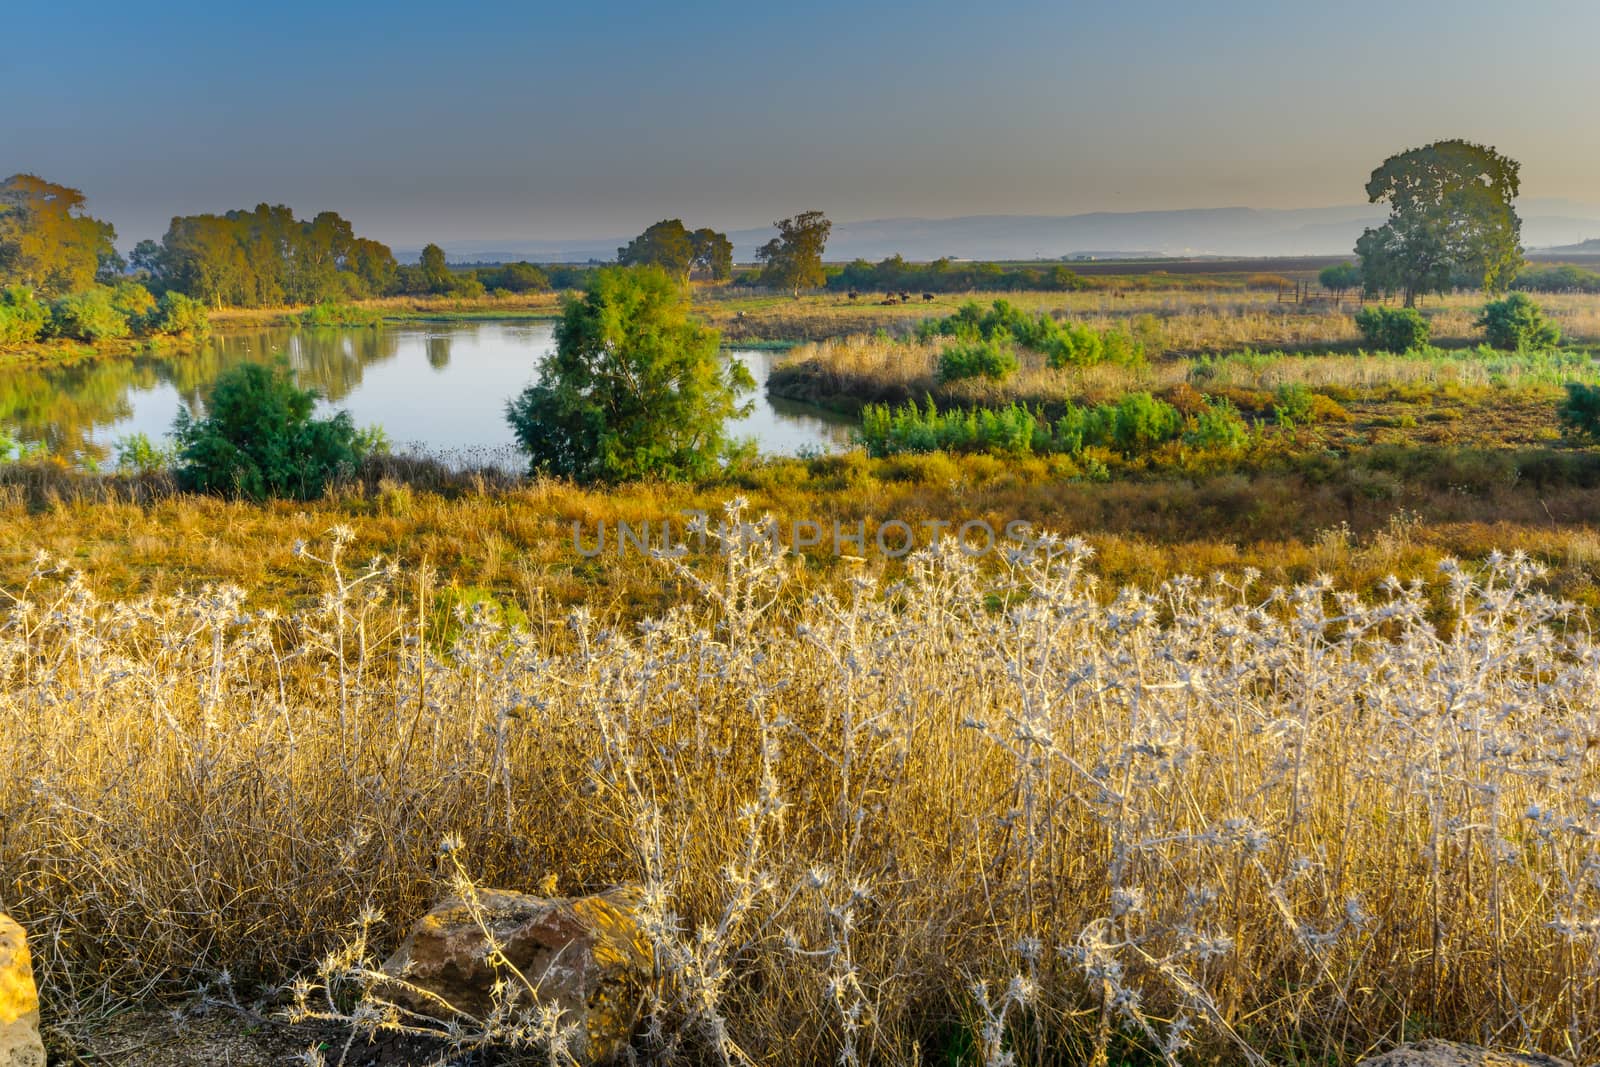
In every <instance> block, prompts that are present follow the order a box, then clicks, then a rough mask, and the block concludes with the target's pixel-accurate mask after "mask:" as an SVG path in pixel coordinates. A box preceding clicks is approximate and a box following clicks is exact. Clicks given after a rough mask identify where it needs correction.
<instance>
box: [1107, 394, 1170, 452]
mask: <svg viewBox="0 0 1600 1067" xmlns="http://www.w3.org/2000/svg"><path fill="white" fill-rule="evenodd" d="M1182 430H1183V415H1182V414H1181V413H1180V412H1179V411H1178V409H1177V408H1175V407H1173V406H1172V405H1171V404H1169V403H1167V402H1166V401H1165V400H1157V399H1156V398H1155V397H1153V396H1151V395H1150V394H1149V393H1126V394H1124V395H1123V397H1122V398H1121V399H1120V400H1118V401H1117V402H1116V403H1115V404H1100V405H1097V406H1096V407H1094V408H1093V409H1091V410H1090V411H1089V413H1088V419H1087V421H1086V424H1085V428H1084V443H1085V444H1090V445H1104V446H1106V447H1107V448H1116V449H1118V450H1120V451H1122V452H1127V453H1133V452H1142V451H1144V450H1146V449H1148V448H1151V447H1152V446H1154V445H1158V444H1160V443H1162V442H1163V441H1170V440H1172V439H1173V438H1175V437H1177V436H1178V434H1179V433H1181V432H1182Z"/></svg>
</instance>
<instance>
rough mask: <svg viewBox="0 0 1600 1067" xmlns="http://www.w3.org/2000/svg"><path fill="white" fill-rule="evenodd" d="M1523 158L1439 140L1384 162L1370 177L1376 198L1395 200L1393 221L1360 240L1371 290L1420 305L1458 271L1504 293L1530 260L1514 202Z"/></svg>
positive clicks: (1370, 188) (1359, 249)
mask: <svg viewBox="0 0 1600 1067" xmlns="http://www.w3.org/2000/svg"><path fill="white" fill-rule="evenodd" d="M1520 171H1521V164H1519V163H1518V162H1517V161H1516V160H1514V159H1510V158H1508V157H1506V156H1503V155H1501V154H1500V153H1498V152H1496V151H1495V150H1494V149H1493V148H1487V147H1484V146H1483V145H1476V144H1471V143H1469V142H1467V141H1439V142H1437V143H1435V144H1431V145H1426V146H1424V147H1422V148H1413V149H1411V150H1410V151H1407V152H1402V153H1400V154H1399V155H1396V156H1391V157H1389V158H1388V159H1386V160H1384V162H1383V165H1382V166H1380V167H1379V168H1378V169H1377V170H1375V171H1373V172H1372V179H1371V180H1370V181H1368V182H1367V199H1368V200H1369V201H1370V202H1371V203H1374V204H1376V203H1379V202H1380V201H1386V202H1387V203H1388V204H1389V221H1388V222H1386V223H1384V224H1383V225H1382V226H1380V227H1377V228H1375V229H1368V230H1367V231H1366V232H1364V233H1363V234H1362V235H1361V239H1360V240H1359V241H1357V242H1356V254H1357V255H1359V256H1360V257H1361V273H1362V277H1363V278H1364V279H1365V284H1366V286H1367V288H1368V290H1369V291H1385V292H1397V293H1401V294H1403V295H1404V297H1405V306H1406V307H1408V308H1409V307H1415V306H1416V303H1417V297H1418V296H1420V295H1422V294H1423V293H1429V292H1443V291H1444V289H1445V288H1446V287H1447V286H1448V285H1449V282H1450V276H1451V272H1452V270H1458V271H1464V272H1467V273H1468V274H1470V276H1471V277H1473V278H1474V279H1481V285H1482V286H1483V288H1484V289H1486V290H1487V291H1489V292H1502V291H1504V289H1505V288H1506V286H1507V285H1509V284H1510V283H1511V279H1512V278H1513V277H1514V276H1515V274H1516V269H1517V266H1518V264H1519V263H1521V261H1522V247H1521V236H1522V221H1521V220H1520V219H1519V218H1518V217H1517V213H1516V210H1515V209H1514V208H1513V207H1512V206H1511V203H1512V201H1513V200H1514V199H1515V198H1516V196H1517V193H1518V191H1519V190H1520V189H1521V182H1520V179H1519V173H1520Z"/></svg>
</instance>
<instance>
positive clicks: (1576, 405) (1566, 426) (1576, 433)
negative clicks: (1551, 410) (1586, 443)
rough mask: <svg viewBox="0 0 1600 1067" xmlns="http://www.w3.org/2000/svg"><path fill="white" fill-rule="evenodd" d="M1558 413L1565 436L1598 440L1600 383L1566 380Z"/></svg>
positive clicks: (1599, 434) (1599, 435)
mask: <svg viewBox="0 0 1600 1067" xmlns="http://www.w3.org/2000/svg"><path fill="white" fill-rule="evenodd" d="M1560 414H1561V430H1562V432H1563V433H1565V434H1566V435H1567V436H1569V437H1576V438H1580V439H1587V440H1590V441H1600V385H1584V384H1583V383H1582V382H1568V383H1567V399H1566V402H1565V403H1563V404H1562V405H1561V409H1560Z"/></svg>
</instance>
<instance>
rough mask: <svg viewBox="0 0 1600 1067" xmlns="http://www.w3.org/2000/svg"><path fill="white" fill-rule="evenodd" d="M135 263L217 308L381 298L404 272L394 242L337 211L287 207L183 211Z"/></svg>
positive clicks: (162, 284) (164, 284)
mask: <svg viewBox="0 0 1600 1067" xmlns="http://www.w3.org/2000/svg"><path fill="white" fill-rule="evenodd" d="M132 264H133V267H134V268H135V269H136V270H138V271H142V272H143V273H144V275H145V277H147V278H148V279H149V281H150V283H151V285H152V286H153V287H154V288H156V289H159V290H173V291H177V292H181V293H185V294H187V295H189V296H192V297H195V298H197V299H200V300H203V301H205V302H206V303H207V304H209V305H210V306H212V307H226V306H233V307H262V306H275V305H281V304H316V303H322V302H324V301H337V300H350V299H357V298H360V297H366V296H376V295H380V294H382V293H386V292H389V291H390V290H391V289H392V288H393V287H394V285H395V284H396V280H397V278H398V277H399V269H400V268H399V264H398V263H396V262H395V258H394V253H393V252H391V251H390V250H389V248H388V246H387V245H384V244H380V243H379V242H377V241H372V240H369V239H367V238H364V237H357V236H356V235H355V231H354V229H353V228H352V227H351V225H350V223H349V222H348V221H347V220H346V219H344V218H342V217H341V216H340V215H339V214H338V213H337V212H333V211H324V212H322V213H321V214H319V215H317V216H316V217H315V218H313V219H311V220H309V221H307V220H304V219H296V218H295V217H294V212H293V211H291V210H290V209H289V208H287V207H284V206H283V205H281V204H279V205H275V206H274V205H268V204H259V205H257V206H256V208H255V210H253V211H230V212H228V213H227V214H224V215H183V216H179V217H178V218H175V219H173V220H172V224H171V225H170V226H169V227H168V228H167V232H166V235H165V236H164V237H163V238H162V239H161V241H160V242H159V243H158V242H156V241H140V242H139V244H138V245H137V246H136V247H135V248H134V251H133V257H132Z"/></svg>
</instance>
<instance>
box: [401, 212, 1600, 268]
mask: <svg viewBox="0 0 1600 1067" xmlns="http://www.w3.org/2000/svg"><path fill="white" fill-rule="evenodd" d="M1518 209H1519V210H1520V212H1521V214H1522V240H1523V244H1524V245H1525V246H1527V247H1528V248H1541V249H1542V248H1547V247H1549V246H1551V245H1565V244H1570V243H1573V242H1584V243H1585V244H1588V243H1592V242H1588V241H1586V240H1585V239H1586V238H1589V237H1591V236H1592V235H1593V234H1595V233H1596V232H1600V205H1589V204H1578V203H1573V202H1570V201H1561V200H1538V199H1532V200H1528V199H1525V200H1523V201H1522V202H1520V203H1519V204H1518ZM1386 217H1387V209H1386V208H1385V207H1384V206H1383V205H1381V204H1357V205H1348V206H1344V207H1325V208H1298V209H1289V210H1266V209H1261V208H1244V207H1228V208H1199V209H1192V210H1181V211H1130V212H1112V211H1097V212H1091V213H1088V214H1081V215H966V216H961V217H958V218H948V219H924V218H890V219H866V220H862V221H858V222H841V221H838V220H835V222H834V225H833V236H832V237H831V238H830V239H829V241H828V251H827V258H828V259H829V260H830V261H833V262H840V261H846V260H851V259H857V258H860V259H867V260H873V261H876V260H880V259H883V258H884V257H885V256H892V255H896V254H898V255H902V256H904V257H905V258H906V259H908V260H924V261H925V260H931V259H938V258H939V257H941V256H949V257H950V258H952V259H976V260H1029V259H1061V258H1063V257H1071V256H1074V255H1094V256H1096V257H1097V258H1104V253H1103V252H1102V251H1099V250H1104V249H1140V250H1143V251H1142V253H1141V254H1142V255H1146V256H1148V255H1153V254H1154V255H1166V256H1236V257H1249V256H1328V255H1350V254H1351V250H1352V249H1353V248H1354V247H1355V243H1356V238H1358V237H1360V236H1361V231H1362V230H1364V229H1366V228H1367V227H1368V226H1376V225H1379V224H1381V223H1382V222H1383V220H1384V219H1385V218H1386ZM772 236H773V231H772V230H771V229H770V228H761V229H749V230H733V231H730V232H729V234H728V237H729V238H730V239H731V240H732V241H733V247H734V257H735V259H736V260H738V262H740V263H748V262H751V261H752V260H753V259H754V258H755V253H756V249H757V248H760V247H761V245H763V244H765V243H766V242H767V240H768V239H770V238H771V237H772ZM628 240H629V238H628V237H626V236H620V235H619V236H613V237H608V238H603V239H602V238H592V239H578V240H568V241H551V240H518V239H506V238H500V239H498V240H493V241H450V242H441V245H442V247H443V248H444V249H445V251H446V253H448V255H449V257H450V259H451V260H452V261H455V262H468V261H478V262H508V261H512V260H518V259H527V260H530V261H533V262H544V263H561V262H564V263H573V262H578V263H581V262H585V261H588V260H590V259H596V260H609V259H612V258H613V257H615V256H616V254H617V248H618V247H619V246H621V245H625V244H627V243H628ZM395 251H396V254H397V255H398V256H399V257H400V258H401V259H402V260H406V261H414V260H415V259H416V258H417V255H418V250H416V249H396V250H395Z"/></svg>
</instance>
